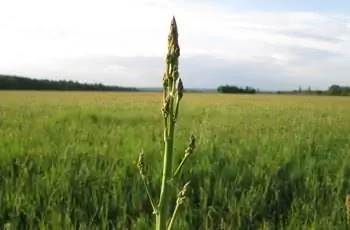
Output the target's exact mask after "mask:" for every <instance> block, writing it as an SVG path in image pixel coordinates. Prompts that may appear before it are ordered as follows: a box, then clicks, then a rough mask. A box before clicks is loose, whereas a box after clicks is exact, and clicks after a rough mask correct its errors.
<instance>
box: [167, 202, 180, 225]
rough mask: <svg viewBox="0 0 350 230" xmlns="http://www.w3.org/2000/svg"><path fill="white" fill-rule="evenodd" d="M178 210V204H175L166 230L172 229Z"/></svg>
mask: <svg viewBox="0 0 350 230" xmlns="http://www.w3.org/2000/svg"><path fill="white" fill-rule="evenodd" d="M179 208H180V204H179V203H178V202H177V203H176V206H175V209H174V211H173V215H172V216H171V219H170V222H169V225H168V230H171V228H172V227H173V224H174V220H175V217H176V214H177V212H178V211H179Z"/></svg>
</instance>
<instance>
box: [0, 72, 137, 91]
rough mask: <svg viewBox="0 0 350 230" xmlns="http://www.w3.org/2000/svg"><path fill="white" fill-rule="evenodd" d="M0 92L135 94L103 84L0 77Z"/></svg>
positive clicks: (128, 89) (126, 89)
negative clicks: (84, 91) (36, 91)
mask: <svg viewBox="0 0 350 230" xmlns="http://www.w3.org/2000/svg"><path fill="white" fill-rule="evenodd" d="M0 90H79V91H82V90H89V91H123V92H128V91H130V92H135V91H137V89H135V88H124V87H119V86H105V85H103V84H82V83H79V82H74V81H62V80H61V81H52V80H47V79H45V80H39V79H31V78H26V77H18V76H7V75H0Z"/></svg>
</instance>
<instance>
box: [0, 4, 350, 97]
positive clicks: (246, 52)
mask: <svg viewBox="0 0 350 230" xmlns="http://www.w3.org/2000/svg"><path fill="white" fill-rule="evenodd" d="M173 16H175V18H176V21H177V25H178V30H179V44H180V49H181V56H180V77H181V78H182V79H183V82H184V85H185V88H186V87H188V88H216V87H217V86H219V85H222V84H230V85H238V86H246V85H248V86H252V87H255V88H259V89H261V90H285V89H296V88H298V87H299V86H302V87H303V88H306V87H308V86H311V87H312V88H314V89H325V88H327V87H328V86H330V85H331V84H340V85H350V1H349V0H332V1H330V0H307V1H305V0H264V1H263V0H244V1H241V0H240V1H238V0H216V1H214V0H124V1H122V0H99V1H96V0H95V1H91V0H55V1H53V0H31V1H28V0H1V1H0V35H1V36H0V73H1V74H12V75H22V76H28V77H35V78H47V79H53V80H57V79H66V80H76V81H80V82H88V83H95V82H101V83H103V84H108V85H121V86H135V87H160V86H161V77H162V74H163V71H164V57H165V55H166V51H167V50H166V49H167V36H168V33H169V28H170V22H171V18H172V17H173Z"/></svg>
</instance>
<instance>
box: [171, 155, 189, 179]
mask: <svg viewBox="0 0 350 230" xmlns="http://www.w3.org/2000/svg"><path fill="white" fill-rule="evenodd" d="M188 156H189V155H185V156H184V157H183V158H182V160H181V162H180V164H179V166H178V167H177V168H176V170H175V173H174V176H173V177H174V178H175V177H176V176H177V175H178V174H179V172H180V171H181V169H182V166H183V165H184V164H185V162H186V160H187V158H188Z"/></svg>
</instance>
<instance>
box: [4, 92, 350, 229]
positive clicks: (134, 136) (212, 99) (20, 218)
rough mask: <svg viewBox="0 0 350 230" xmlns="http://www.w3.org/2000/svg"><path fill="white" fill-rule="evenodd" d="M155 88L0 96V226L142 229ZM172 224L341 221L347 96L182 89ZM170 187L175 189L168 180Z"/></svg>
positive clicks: (152, 154)
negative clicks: (192, 142) (179, 197)
mask: <svg viewBox="0 0 350 230" xmlns="http://www.w3.org/2000/svg"><path fill="white" fill-rule="evenodd" d="M161 99H162V98H161V94H160V93H105V92H35V91H32V92H30V91H28V92H25V91H21V92H20V91H2V92H0V228H1V229H4V228H8V229H39V228H40V229H152V226H153V224H154V223H153V222H154V221H153V218H154V217H153V216H152V208H151V206H150V204H149V202H148V199H147V195H146V193H145V190H144V187H143V184H142V181H141V178H140V175H139V173H138V169H137V167H136V163H137V159H138V155H139V153H140V151H141V150H142V149H143V150H144V153H145V163H146V166H147V170H148V177H149V179H150V185H149V186H150V190H151V193H152V194H155V195H156V194H157V193H156V192H157V191H159V187H160V183H159V182H160V180H161V168H162V162H161V160H162V151H163V137H162V132H163V129H162V128H163V127H162V115H161V104H162V101H161ZM180 113H181V115H180V117H179V120H178V123H177V125H176V134H175V135H176V140H175V152H176V154H175V161H176V162H179V161H180V160H181V157H182V156H183V154H184V150H185V148H186V147H187V144H188V138H189V136H190V135H191V134H192V133H194V134H195V135H196V137H197V143H196V145H197V146H196V150H195V152H194V154H193V155H192V156H191V158H190V159H189V162H187V164H186V165H185V166H184V169H183V173H182V174H181V176H180V182H179V184H176V187H175V188H174V191H173V193H174V194H173V195H172V202H173V203H174V202H175V199H176V193H177V190H178V188H179V187H180V185H182V184H184V183H185V182H186V181H188V180H189V179H190V180H191V186H190V191H189V197H188V199H187V200H186V202H185V204H184V205H183V206H182V207H181V210H180V213H179V216H178V218H177V219H176V222H175V229H183V230H186V229H189V230H193V229H213V230H216V229H229V230H231V229H244V230H245V229H327V230H330V229H337V230H339V229H347V225H346V223H347V219H346V218H347V216H346V207H345V197H346V195H347V194H348V193H349V192H350V191H349V189H350V180H349V179H350V177H349V176H350V167H349V166H350V98H349V97H327V96H319V97H318V96H287V95H284V96H277V95H223V94H200V93H198V94H189V93H185V94H184V99H183V101H182V104H181V109H180ZM174 186H175V185H174Z"/></svg>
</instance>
